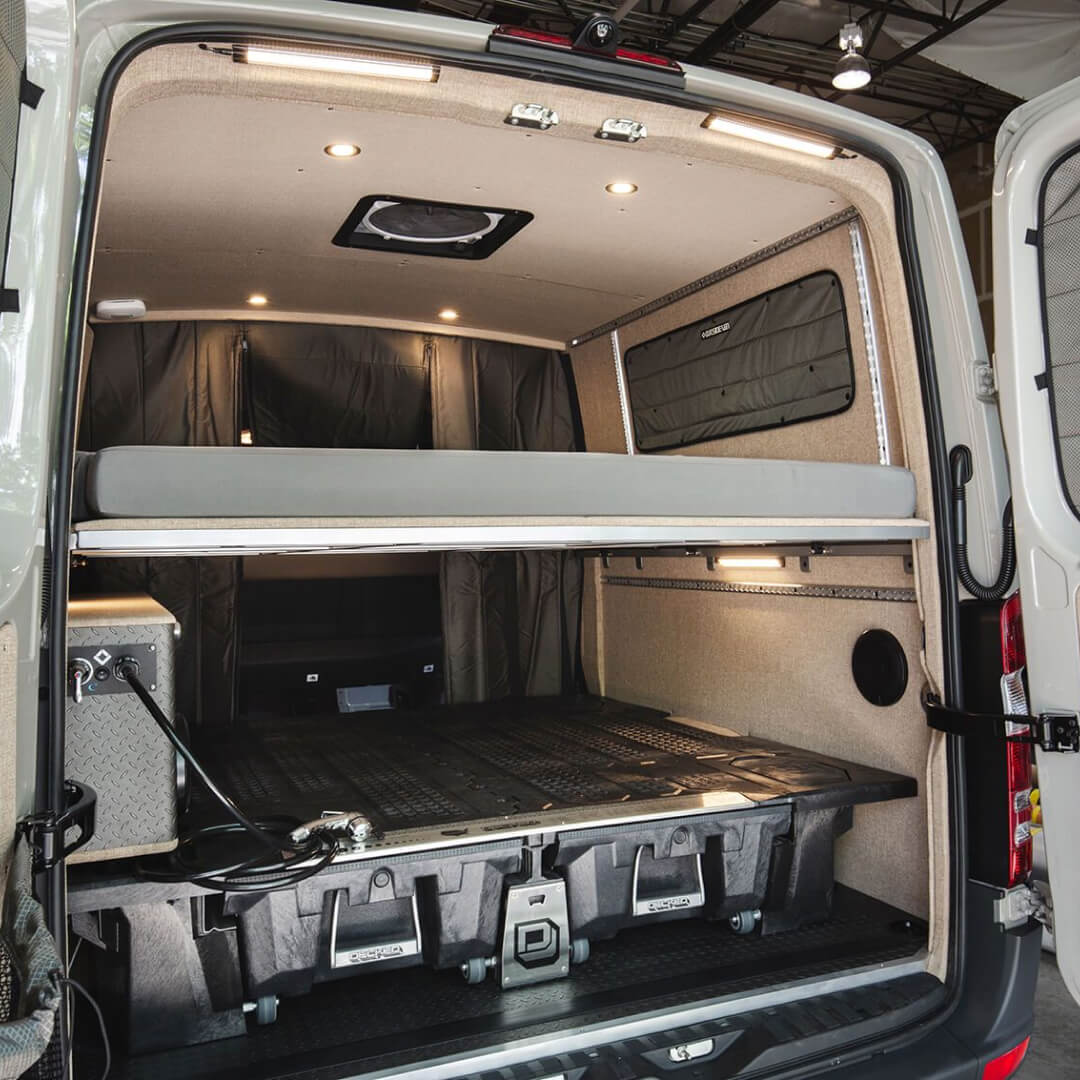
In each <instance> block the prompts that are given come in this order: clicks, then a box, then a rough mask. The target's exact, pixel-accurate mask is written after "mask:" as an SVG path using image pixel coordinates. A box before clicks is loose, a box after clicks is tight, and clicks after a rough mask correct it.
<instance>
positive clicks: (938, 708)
mask: <svg viewBox="0 0 1080 1080" xmlns="http://www.w3.org/2000/svg"><path fill="white" fill-rule="evenodd" d="M923 708H924V709H925V710H926V722H927V723H928V724H929V725H930V727H932V728H935V729H936V730H937V731H944V732H946V733H947V734H949V735H961V736H964V737H967V736H972V735H977V736H983V737H985V738H993V739H1001V740H1003V741H1004V742H1019V743H1030V744H1032V745H1033V746H1038V747H1041V748H1042V750H1043V751H1044V752H1046V753H1050V754H1077V753H1080V719H1078V718H1077V715H1076V713H1064V712H1062V713H1051V712H1047V713H1040V714H1039V715H1038V716H1023V715H1019V716H1018V715H1011V714H1010V715H1008V716H1006V715H1004V714H1001V715H998V714H994V713H973V712H965V711H964V710H963V709H950V708H948V707H947V706H945V705H943V704H942V703H941V701H940V700H939V699H938V698H937V697H936V696H935V695H934V694H924V695H923ZM1009 724H1027V725H1028V726H1029V727H1030V728H1031V734H1030V735H1015V734H1013V733H1012V732H1011V731H1010V730H1009V728H1008V727H1007V725H1009Z"/></svg>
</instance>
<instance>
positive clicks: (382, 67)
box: [233, 45, 439, 82]
mask: <svg viewBox="0 0 1080 1080" xmlns="http://www.w3.org/2000/svg"><path fill="white" fill-rule="evenodd" d="M233 58H234V59H235V60H236V61H237V62H239V63H242V64H256V65H265V66H269V67H283V68H299V69H301V70H303V71H322V72H333V73H336V74H340V75H379V76H385V77H386V78H391V79H411V80H412V81H414V82H435V81H436V79H437V78H438V76H439V69H438V68H437V67H436V66H435V65H434V64H431V63H428V62H425V61H423V60H410V59H407V58H404V57H396V56H380V55H378V54H375V53H372V54H364V53H336V52H331V51H329V50H326V51H319V50H316V49H302V48H291V47H289V46H285V45H240V46H237V47H236V49H235V51H234V53H233Z"/></svg>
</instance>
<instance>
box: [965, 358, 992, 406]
mask: <svg viewBox="0 0 1080 1080" xmlns="http://www.w3.org/2000/svg"><path fill="white" fill-rule="evenodd" d="M971 375H972V378H973V380H974V383H975V387H974V389H975V397H976V398H978V399H979V401H993V400H994V399H995V398H996V397H997V392H998V387H997V375H996V374H995V373H994V365H993V363H992V362H991V361H990V360H983V361H981V362H980V363H978V364H974V365H972V368H971Z"/></svg>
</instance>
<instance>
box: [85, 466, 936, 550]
mask: <svg viewBox="0 0 1080 1080" xmlns="http://www.w3.org/2000/svg"><path fill="white" fill-rule="evenodd" d="M75 489H76V500H75V501H76V515H75V517H76V521H77V524H76V526H75V531H74V535H73V538H72V547H73V549H74V550H76V551H78V552H80V553H83V554H86V555H164V554H208V555H213V554H232V553H237V552H247V553H255V552H291V551H405V550H427V551H433V550H491V549H499V548H517V549H523V548H587V547H610V546H623V547H626V546H640V547H679V546H686V545H691V546H700V545H709V544H717V545H720V544H738V543H764V542H772V543H776V542H791V543H798V542H814V541H833V542H843V541H852V542H864V541H874V540H913V539H918V538H921V537H925V536H928V535H929V527H928V525H927V523H926V522H925V521H923V520H921V519H919V518H916V517H914V513H915V485H914V479H913V477H912V475H911V473H909V472H908V471H907V470H906V469H901V468H896V467H892V466H879V465H850V464H836V463H825V462H812V461H771V460H758V459H753V460H751V459H741V458H718V457H717V458H709V457H692V456H683V455H663V454H653V455H642V454H636V455H626V454H593V453H543V452H531V451H530V452H515V451H501V452H492V451H466V450H437V451H429V450H404V451H400V450H303V449H282V448H267V447H221V448H218V447H165V446H151V447H147V446H139V447H133V446H116V447H111V448H109V449H105V450H101V451H99V452H97V453H96V454H85V455H80V459H79V463H78V467H77V470H76V480H75Z"/></svg>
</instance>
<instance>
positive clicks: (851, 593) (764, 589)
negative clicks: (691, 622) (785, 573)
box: [600, 574, 915, 604]
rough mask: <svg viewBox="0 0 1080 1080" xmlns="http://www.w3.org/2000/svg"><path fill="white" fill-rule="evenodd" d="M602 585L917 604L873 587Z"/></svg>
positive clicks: (665, 581) (910, 593)
mask: <svg viewBox="0 0 1080 1080" xmlns="http://www.w3.org/2000/svg"><path fill="white" fill-rule="evenodd" d="M600 584H601V585H622V586H626V587H629V588H638V589H676V590H681V591H683V592H718V593H743V594H746V595H750V596H798V597H803V598H807V597H809V598H811V599H816V600H883V601H887V602H888V603H892V604H914V603H915V590H914V589H875V588H874V587H873V586H870V585H776V584H769V585H766V584H758V583H755V582H748V581H747V582H743V581H703V580H701V579H700V578H647V577H624V576H620V575H617V574H605V575H603V576H602V577H601V578H600Z"/></svg>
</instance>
